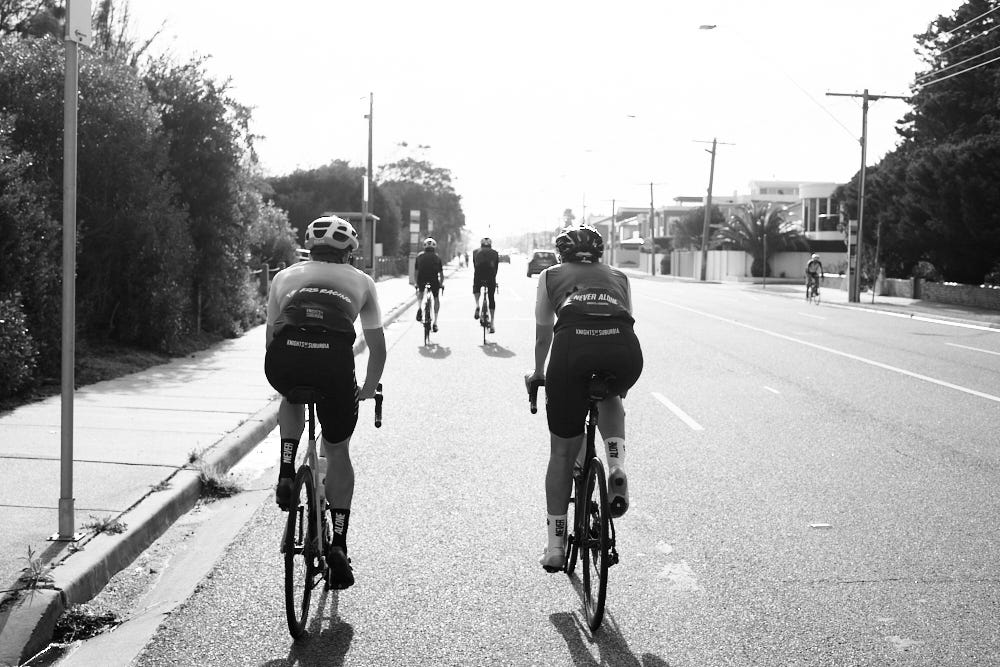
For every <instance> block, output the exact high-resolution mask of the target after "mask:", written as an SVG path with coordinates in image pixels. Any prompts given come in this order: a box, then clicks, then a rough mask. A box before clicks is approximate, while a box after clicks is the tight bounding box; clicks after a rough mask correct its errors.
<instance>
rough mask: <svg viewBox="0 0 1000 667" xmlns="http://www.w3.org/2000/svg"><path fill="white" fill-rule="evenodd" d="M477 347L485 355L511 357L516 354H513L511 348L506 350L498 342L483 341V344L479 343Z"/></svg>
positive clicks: (502, 357) (501, 357)
mask: <svg viewBox="0 0 1000 667" xmlns="http://www.w3.org/2000/svg"><path fill="white" fill-rule="evenodd" d="M479 349H481V350H482V351H483V352H484V353H485V354H486V356H487V357H497V358H499V359H510V358H511V357H516V356H517V354H515V353H514V352H513V351H512V350H508V349H507V348H505V347H504V346H503V345H500V344H499V343H485V344H484V345H480V346H479Z"/></svg>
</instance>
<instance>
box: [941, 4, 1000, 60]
mask: <svg viewBox="0 0 1000 667" xmlns="http://www.w3.org/2000/svg"><path fill="white" fill-rule="evenodd" d="M997 9H1000V7H997ZM992 11H996V9H994V10H992ZM997 28H1000V23H998V24H997V25H995V26H993V27H992V28H990V29H989V30H985V31H983V32H981V33H979V34H977V35H973V36H972V37H970V38H968V39H967V40H965V41H963V42H959V43H958V44H955V45H953V46H949V47H948V48H947V49H944V50H943V51H941V52H939V53H938V54H937V57H938V58H940V57H941V56H943V55H944V54H946V53H948V52H949V51H951V50H953V49H957V48H958V47H960V46H964V45H966V44H968V43H969V42H971V41H972V40H974V39H979V38H980V37H985V36H986V35H988V34H990V33H991V32H993V31H994V30H996V29H997Z"/></svg>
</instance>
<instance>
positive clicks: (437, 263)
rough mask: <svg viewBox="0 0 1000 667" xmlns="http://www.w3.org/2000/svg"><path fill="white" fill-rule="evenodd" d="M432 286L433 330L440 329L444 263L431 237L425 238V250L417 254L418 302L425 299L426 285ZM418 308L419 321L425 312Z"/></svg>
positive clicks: (435, 242)
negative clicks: (439, 317)
mask: <svg viewBox="0 0 1000 667" xmlns="http://www.w3.org/2000/svg"><path fill="white" fill-rule="evenodd" d="M428 283H429V284H430V286H431V295H433V297H434V323H433V325H432V327H431V328H432V330H434V331H437V330H438V325H437V323H438V311H439V310H441V299H440V297H439V295H438V292H440V290H441V289H442V286H443V285H444V265H443V264H442V263H441V258H440V257H439V256H438V254H437V241H435V240H434V239H432V238H431V237H429V236H428V237H427V238H426V239H424V251H423V252H422V253H420V254H419V255H417V303H418V304H420V303H423V301H424V286H426V285H427V284H428ZM421 311H422V309H421V308H417V322H421V321H423V317H424V314H423V312H421Z"/></svg>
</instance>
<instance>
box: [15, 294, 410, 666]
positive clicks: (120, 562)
mask: <svg viewBox="0 0 1000 667" xmlns="http://www.w3.org/2000/svg"><path fill="white" fill-rule="evenodd" d="M416 301H417V297H416V292H414V294H413V296H411V297H409V298H407V299H406V300H404V301H403V302H402V303H400V304H397V305H396V306H393V308H392V309H390V310H389V312H388V313H386V314H385V315H384V316H383V318H382V326H383V327H384V326H387V325H389V324H391V323H392V322H394V321H395V320H396V319H398V318H399V316H400V315H401V314H402V313H403V312H404V311H405V310H406V309H407V308H409V307H410V306H412V305H413V304H414V303H416ZM364 349H365V340H364V337H363V336H359V337H358V339H357V340H356V341H355V342H354V355H355V356H357V355H358V354H361V352H362V351H364ZM280 403H281V398H280V397H279V396H276V397H275V398H274V399H272V400H271V402H270V403H268V404H267V406H265V407H264V408H263V409H261V410H259V411H257V412H256V413H255V414H253V415H251V416H250V417H249V418H248V419H247V420H246V421H244V422H243V423H242V424H240V426H238V427H237V428H236V429H234V430H233V431H231V432H229V433H227V434H226V435H224V436H223V437H222V438H220V439H219V440H218V441H217V442H216V443H215V444H213V445H212V446H211V447H209V448H208V449H206V450H205V451H204V452H203V453H202V461H203V462H204V464H205V465H207V466H209V467H212V468H214V469H215V470H217V471H218V472H228V471H229V470H230V469H231V468H232V467H233V466H234V465H236V463H238V462H239V461H240V460H241V459H242V458H243V457H244V456H246V455H247V454H248V453H249V452H250V451H251V450H253V448H254V447H256V446H257V445H258V444H259V443H260V442H261V441H262V440H263V439H264V438H265V437H267V434H268V433H270V432H271V431H272V430H273V429H274V427H275V426H277V423H278V406H279V405H280ZM166 481H167V482H168V484H169V487H168V488H167V489H166V490H164V491H150V492H149V493H148V494H147V495H145V496H144V497H143V498H141V499H140V500H139V501H137V502H136V503H135V504H134V505H132V506H131V507H129V508H128V509H126V510H125V511H124V512H122V514H121V515H120V517H124V518H127V519H128V521H126V524H127V525H128V528H127V530H126V531H125V532H124V533H122V534H118V535H109V534H100V535H95V536H93V537H92V538H90V539H89V540H86V541H85V542H83V543H82V544H80V545H79V546H80V549H79V550H78V551H76V552H74V553H71V554H70V555H68V556H66V557H65V558H63V559H62V560H60V561H57V562H55V563H53V565H56V566H57V567H55V568H54V569H53V570H52V577H53V583H52V588H45V589H37V590H35V591H30V592H29V593H28V594H27V595H25V596H24V597H23V598H22V599H20V600H17V601H15V602H13V603H11V605H10V607H9V608H8V610H6V611H4V612H0V665H4V666H6V665H20V664H22V663H24V662H26V661H28V660H29V659H31V658H32V657H33V656H35V655H37V654H38V653H39V652H41V651H43V650H44V649H45V648H46V647H47V646H48V645H49V643H50V642H51V639H52V634H53V632H54V630H55V626H56V622H57V621H58V620H59V618H60V617H61V616H62V615H63V613H64V612H65V611H66V610H67V609H69V607H71V606H72V605H74V604H79V603H82V602H86V601H87V600H90V599H92V598H93V597H94V596H95V595H97V594H98V593H100V592H101V590H102V589H103V588H104V587H105V586H106V585H107V583H108V581H110V580H111V578H112V577H113V576H114V575H115V574H117V573H118V572H120V571H121V570H122V569H124V568H125V567H127V566H128V565H129V564H130V563H131V562H132V561H134V560H135V559H136V557H137V556H139V555H140V554H141V553H142V552H143V551H145V550H146V549H148V548H149V546H150V545H151V544H152V543H153V542H155V541H156V540H157V539H158V538H159V537H160V536H161V535H163V533H165V532H166V531H167V529H168V528H169V527H170V526H171V525H172V524H173V523H174V522H175V521H176V520H177V519H178V518H180V517H181V516H183V515H184V514H185V513H187V512H189V511H190V510H191V509H192V508H193V507H194V506H195V504H196V503H197V502H198V499H199V498H200V497H201V479H200V472H199V470H198V468H197V466H185V467H183V468H178V469H177V470H176V471H175V472H174V473H173V474H172V475H171V476H170V477H168V478H167V480H166Z"/></svg>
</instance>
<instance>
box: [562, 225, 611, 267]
mask: <svg viewBox="0 0 1000 667" xmlns="http://www.w3.org/2000/svg"><path fill="white" fill-rule="evenodd" d="M556 252H558V253H559V259H560V260H562V261H563V262H596V261H597V260H599V259H600V258H601V255H603V254H604V239H602V238H601V233H600V232H599V231H597V230H596V229H594V228H593V227H591V226H590V225H579V226H576V227H567V228H566V229H564V230H562V231H561V232H560V233H559V236H557V237H556Z"/></svg>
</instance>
